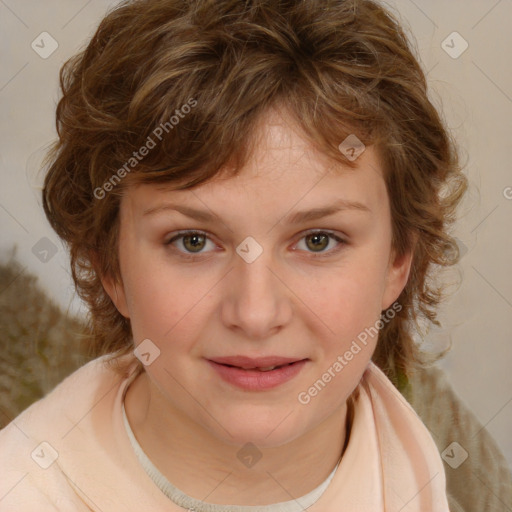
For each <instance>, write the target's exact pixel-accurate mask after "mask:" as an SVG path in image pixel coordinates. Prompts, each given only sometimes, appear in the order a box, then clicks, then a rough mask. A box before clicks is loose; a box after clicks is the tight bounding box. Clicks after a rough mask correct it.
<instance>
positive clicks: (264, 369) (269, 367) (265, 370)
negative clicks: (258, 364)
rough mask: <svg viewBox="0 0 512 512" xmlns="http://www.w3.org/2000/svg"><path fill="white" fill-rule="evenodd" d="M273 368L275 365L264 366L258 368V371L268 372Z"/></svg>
mask: <svg viewBox="0 0 512 512" xmlns="http://www.w3.org/2000/svg"><path fill="white" fill-rule="evenodd" d="M274 368H277V366H267V367H266V368H258V370H259V371H260V372H269V371H270V370H273V369H274Z"/></svg>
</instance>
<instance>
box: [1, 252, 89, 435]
mask: <svg viewBox="0 0 512 512" xmlns="http://www.w3.org/2000/svg"><path fill="white" fill-rule="evenodd" d="M88 338H89V334H88V332H87V329H86V327H85V323H84V322H81V321H80V320H79V319H78V318H75V317H73V316H71V315H69V314H68V313H67V312H66V313H64V312H63V311H62V310H61V308H60V307H58V306H57V305H56V304H55V303H54V302H53V301H52V300H51V299H50V298H49V297H48V296H47V295H46V293H45V292H44V291H43V290H41V288H40V287H39V285H38V284H37V277H36V276H35V275H32V274H30V273H29V272H28V271H27V270H26V268H24V267H23V266H22V265H21V264H20V263H19V262H18V261H17V260H16V258H15V249H14V250H13V252H12V254H11V256H10V258H9V260H8V261H7V262H6V263H0V350H1V352H0V428H2V427H4V426H5V425H7V423H9V422H10V421H11V420H12V419H13V418H14V417H16V416H17V415H18V414H19V413H20V412H21V411H23V410H24V409H26V408H27V407H28V406H29V405H30V404H32V403H33V402H35V401H36V400H38V399H39V398H41V397H43V396H44V395H46V394H47V393H49V392H50V391H51V390H52V389H53V388H54V387H55V385H56V384H58V383H59V382H60V381H61V380H62V379H64V378H65V377H66V376H68V375H69V374H70V373H72V372H73V371H74V370H76V369H77V368H78V367H80V366H82V365H83V364H84V363H85V362H87V361H88V360H89V359H91V356H88V355H87V351H88V348H87V347H88V343H87V340H88Z"/></svg>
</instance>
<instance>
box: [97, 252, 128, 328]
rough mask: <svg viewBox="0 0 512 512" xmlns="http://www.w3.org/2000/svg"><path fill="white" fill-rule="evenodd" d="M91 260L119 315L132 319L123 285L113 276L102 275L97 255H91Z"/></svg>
mask: <svg viewBox="0 0 512 512" xmlns="http://www.w3.org/2000/svg"><path fill="white" fill-rule="evenodd" d="M89 258H90V260H91V262H92V264H93V267H94V269H95V271H96V273H97V274H98V275H99V276H100V281H101V284H102V285H103V289H104V290H105V292H107V295H108V296H109V297H110V300H111V301H112V302H113V303H114V306H115V307H116V308H117V310H118V311H119V313H121V315H123V316H124V317H125V318H130V314H129V311H128V305H127V302H126V293H125V290H124V285H123V283H122V282H119V281H116V279H115V278H114V277H113V276H112V275H111V274H106V275H102V274H101V270H100V266H99V263H98V260H99V258H98V255H97V254H95V253H90V254H89Z"/></svg>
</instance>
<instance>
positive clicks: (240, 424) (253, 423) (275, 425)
mask: <svg viewBox="0 0 512 512" xmlns="http://www.w3.org/2000/svg"><path fill="white" fill-rule="evenodd" d="M279 411H280V412H279V414H276V412H275V411H268V412H267V413H266V414H265V413H261V412H260V413H258V414H255V412H254V411H252V412H248V411H234V412H233V414H229V413H228V414H224V415H223V416H222V423H221V424H222V426H223V427H225V428H226V430H227V432H226V430H224V429H223V428H222V427H220V426H219V424H217V423H215V424H213V425H212V423H211V421H208V424H209V425H208V427H206V428H208V430H209V431H210V432H211V433H212V434H213V435H214V436H215V437H217V438H218V439H219V440H220V441H222V442H224V443H226V444H230V445H233V446H237V447H240V446H244V445H245V444H246V443H249V442H250V443H253V444H254V445H256V446H257V447H258V448H273V447H278V446H281V445H283V444H286V443H288V442H291V441H293V440H294V439H296V438H297V437H300V436H301V435H302V434H304V433H305V432H306V429H305V428H304V420H302V421H298V420H296V419H294V415H293V414H290V412H291V411H290V410H287V409H286V408H285V407H280V408H279ZM297 425H301V428H300V429H299V428H297ZM228 432H229V433H228Z"/></svg>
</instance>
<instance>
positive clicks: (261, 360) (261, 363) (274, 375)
mask: <svg viewBox="0 0 512 512" xmlns="http://www.w3.org/2000/svg"><path fill="white" fill-rule="evenodd" d="M307 361H308V360H307V359H297V358H290V357H279V356H268V357H258V358H250V357H245V356H231V357H219V358H215V359H209V360H208V363H209V364H210V366H211V367H212V369H213V370H215V373H216V374H217V375H218V376H220V377H221V379H222V380H223V381H225V382H227V383H229V384H231V385H234V386H236V387H238V388H242V389H244V390H246V391H264V390H269V389H272V388H276V387H278V386H280V385H281V384H284V383H285V382H287V381H289V380H291V379H293V378H294V377H295V376H296V375H298V374H299V373H300V372H301V370H302V368H303V367H304V366H305V365H306V363H307Z"/></svg>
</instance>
